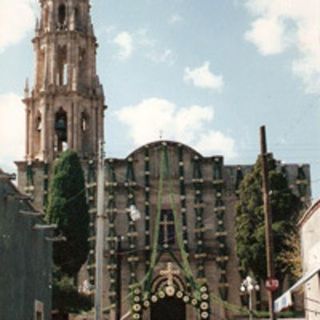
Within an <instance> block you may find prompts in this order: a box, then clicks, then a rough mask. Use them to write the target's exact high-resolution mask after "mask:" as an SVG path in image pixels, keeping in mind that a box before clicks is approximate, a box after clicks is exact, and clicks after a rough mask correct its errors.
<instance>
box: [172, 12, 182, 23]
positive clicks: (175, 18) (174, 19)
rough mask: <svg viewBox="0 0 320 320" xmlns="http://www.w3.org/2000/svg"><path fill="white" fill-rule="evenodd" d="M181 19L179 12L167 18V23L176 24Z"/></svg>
mask: <svg viewBox="0 0 320 320" xmlns="http://www.w3.org/2000/svg"><path fill="white" fill-rule="evenodd" d="M182 20H183V19H182V17H181V16H180V15H179V14H174V15H172V16H171V17H170V18H169V21H168V22H169V24H176V23H178V22H181V21H182Z"/></svg>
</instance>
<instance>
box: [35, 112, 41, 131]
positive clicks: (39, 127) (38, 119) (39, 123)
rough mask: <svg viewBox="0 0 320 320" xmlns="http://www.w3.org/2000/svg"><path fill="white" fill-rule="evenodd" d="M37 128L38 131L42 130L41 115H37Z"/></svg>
mask: <svg viewBox="0 0 320 320" xmlns="http://www.w3.org/2000/svg"><path fill="white" fill-rule="evenodd" d="M36 129H37V131H38V132H40V131H41V130H42V120H41V116H40V115H39V116H38V117H37V123H36Z"/></svg>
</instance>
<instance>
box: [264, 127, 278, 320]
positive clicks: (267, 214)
mask: <svg viewBox="0 0 320 320" xmlns="http://www.w3.org/2000/svg"><path fill="white" fill-rule="evenodd" d="M260 147H261V160H262V185H263V208H264V221H265V239H266V256H267V276H268V279H274V264H273V236H272V212H271V205H270V199H269V178H268V152H267V141H266V128H265V126H262V127H260ZM268 302H269V313H270V320H274V319H275V313H274V306H273V292H272V291H271V290H268Z"/></svg>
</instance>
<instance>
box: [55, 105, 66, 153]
mask: <svg viewBox="0 0 320 320" xmlns="http://www.w3.org/2000/svg"><path fill="white" fill-rule="evenodd" d="M67 124H68V122H67V113H66V112H65V111H64V110H63V109H62V107H61V108H60V109H59V111H58V112H57V113H56V117H55V125H54V128H55V132H56V138H57V144H56V147H57V151H58V152H61V151H63V150H64V149H66V143H67V140H68V134H67V133H68V125H67Z"/></svg>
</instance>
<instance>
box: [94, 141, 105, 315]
mask: <svg viewBox="0 0 320 320" xmlns="http://www.w3.org/2000/svg"><path fill="white" fill-rule="evenodd" d="M104 185H105V180H104V142H103V141H100V142H99V159H98V179H97V193H98V200H97V201H98V204H97V218H96V277H95V297H94V298H95V299H94V308H95V318H94V319H95V320H103V313H102V295H103V268H104V263H103V262H104V230H105V212H104Z"/></svg>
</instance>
